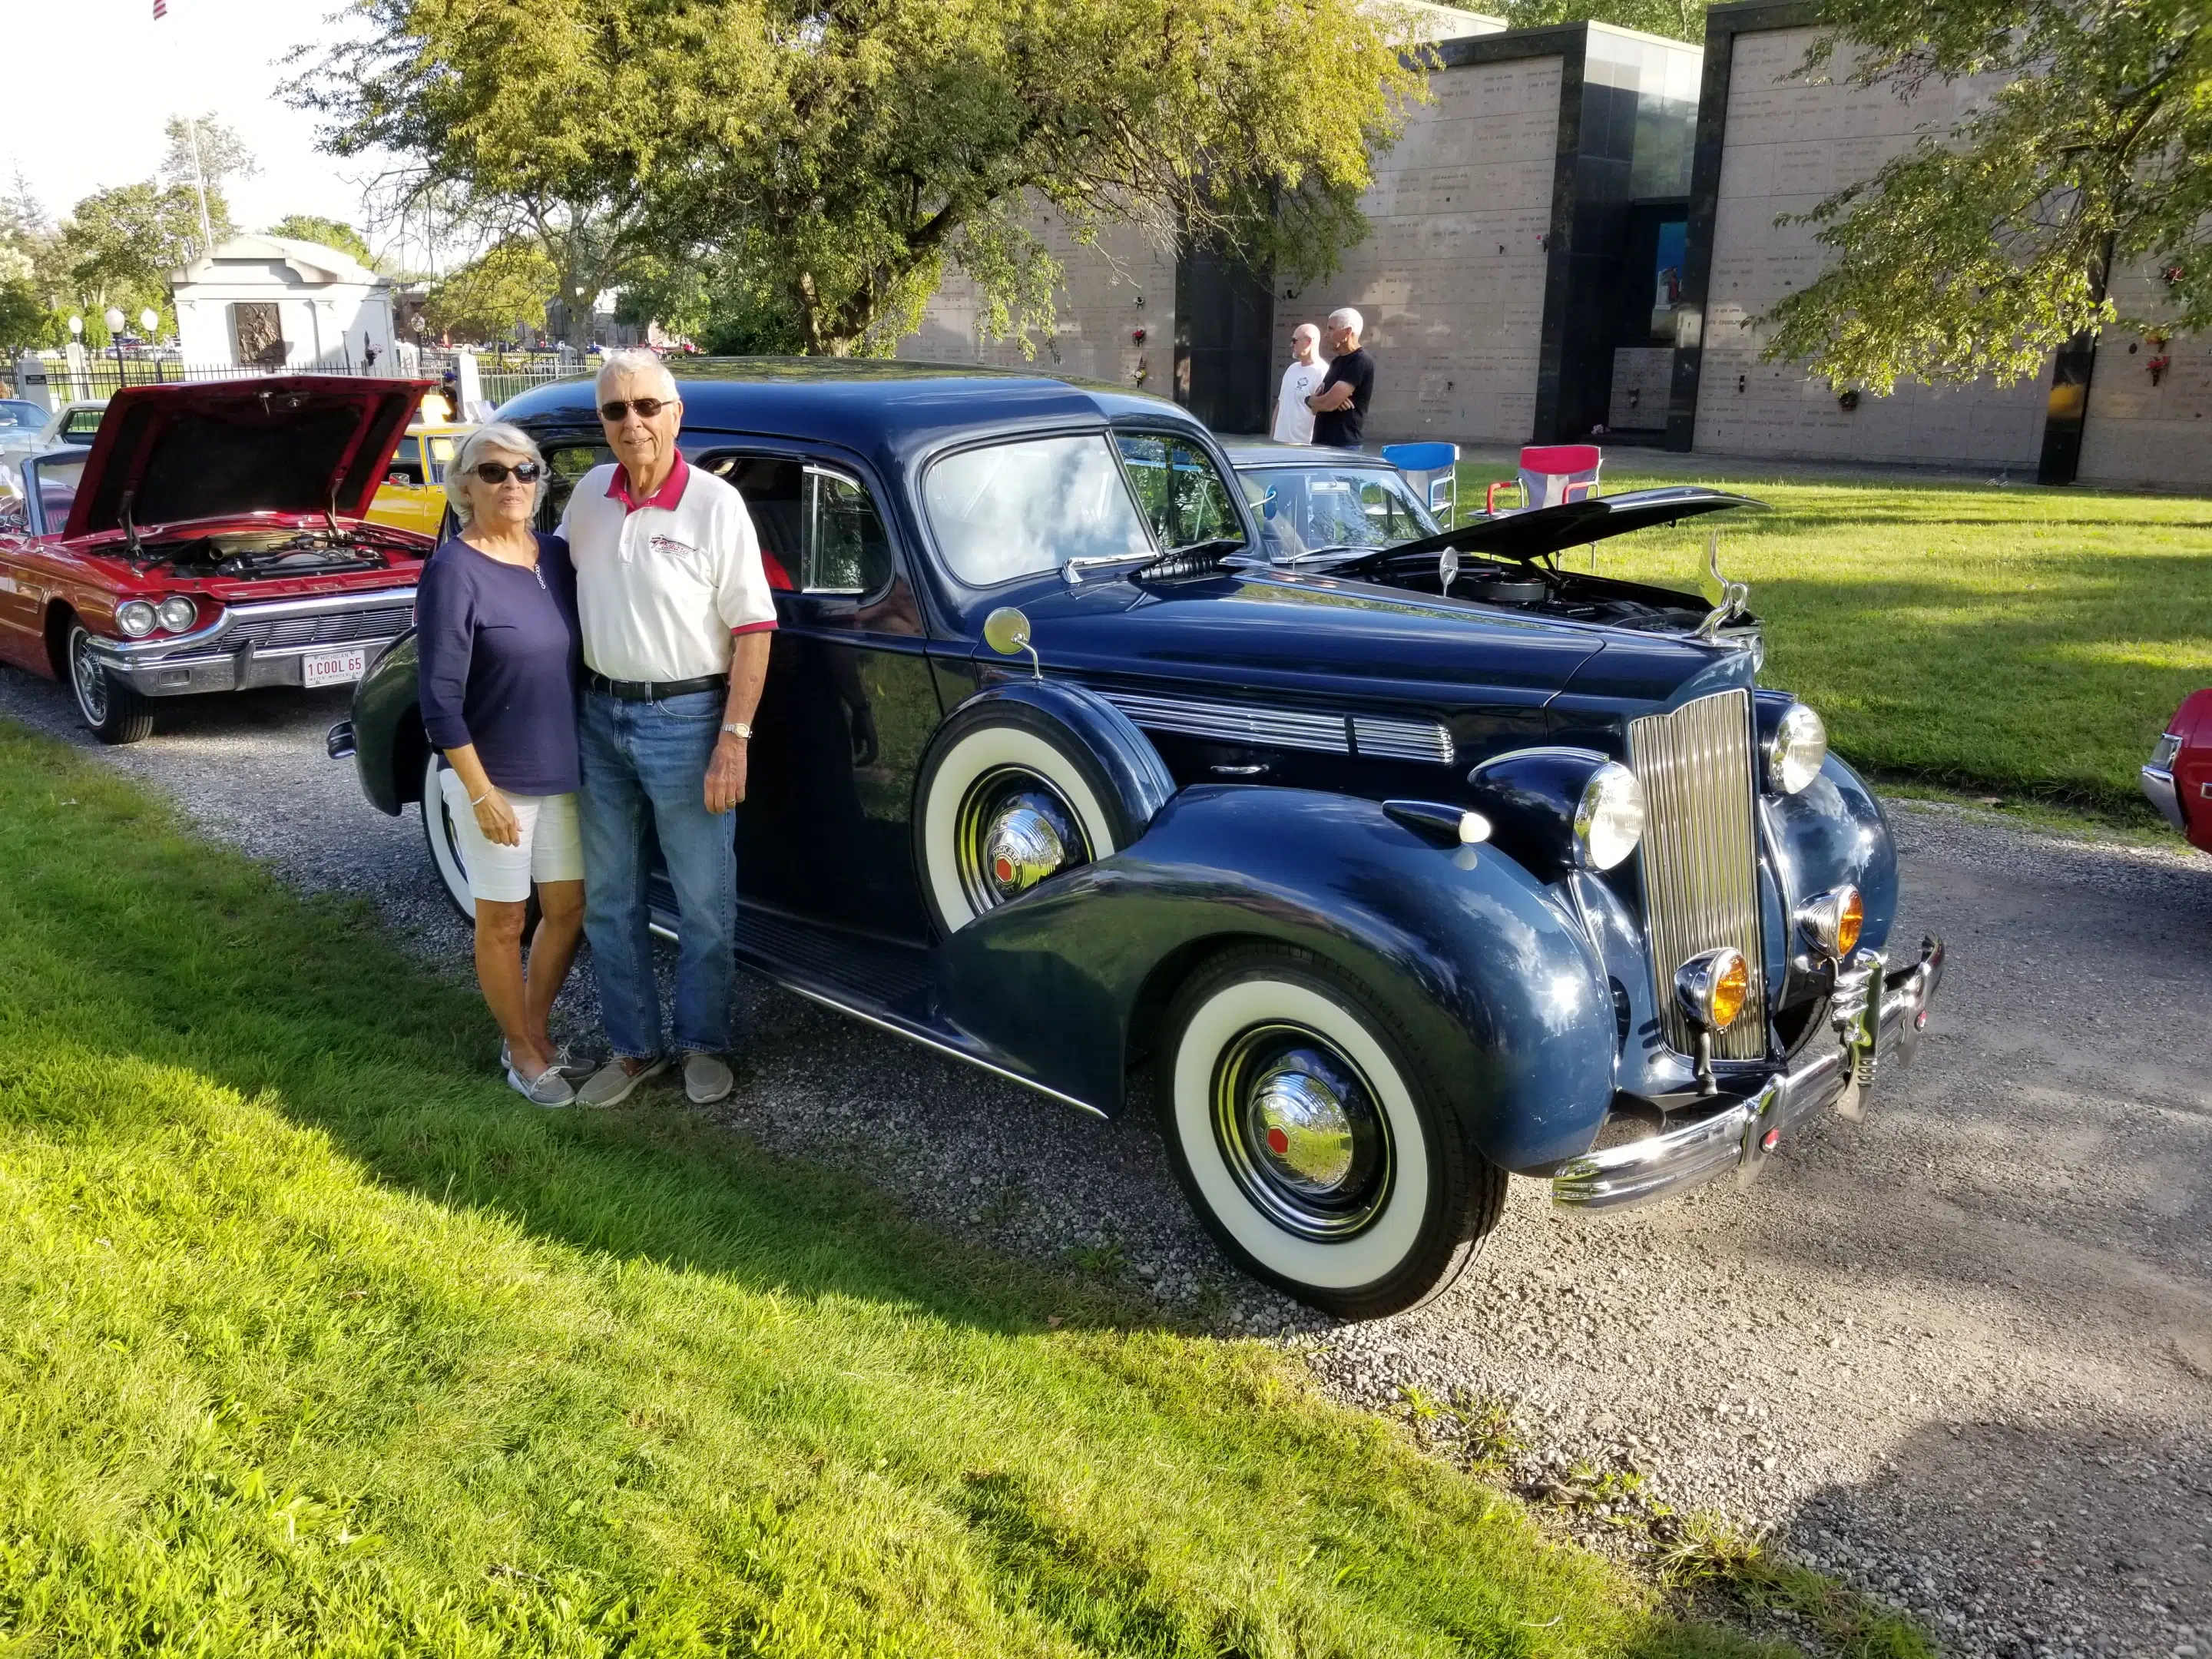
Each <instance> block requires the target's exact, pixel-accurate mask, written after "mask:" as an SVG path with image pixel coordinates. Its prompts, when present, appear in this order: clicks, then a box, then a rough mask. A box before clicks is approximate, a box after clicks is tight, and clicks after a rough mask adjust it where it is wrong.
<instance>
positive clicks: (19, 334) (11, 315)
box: [0, 261, 50, 356]
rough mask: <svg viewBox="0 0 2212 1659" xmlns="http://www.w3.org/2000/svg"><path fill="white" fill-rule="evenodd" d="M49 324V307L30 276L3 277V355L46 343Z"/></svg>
mask: <svg viewBox="0 0 2212 1659" xmlns="http://www.w3.org/2000/svg"><path fill="white" fill-rule="evenodd" d="M28 263H29V262H28V261H26V262H25V264H28ZM49 322H50V317H49V313H47V310H46V305H45V303H44V302H43V301H41V300H40V298H39V290H38V289H37V288H36V287H35V286H34V285H33V283H32V282H31V279H30V278H29V277H28V276H4V275H0V356H13V355H14V354H15V353H16V352H18V351H21V349H23V348H24V347H26V346H36V345H43V344H45V343H46V338H47V329H48V325H49Z"/></svg>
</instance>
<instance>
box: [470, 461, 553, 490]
mask: <svg viewBox="0 0 2212 1659" xmlns="http://www.w3.org/2000/svg"><path fill="white" fill-rule="evenodd" d="M470 471H472V472H474V473H475V474H476V475H477V477H479V478H482V479H483V481H484V482H485V483H488V484H501V483H506V482H507V474H508V473H510V472H512V473H513V475H514V476H515V477H517V478H519V479H520V480H521V482H523V483H537V482H538V478H539V477H541V476H542V475H543V474H544V471H545V469H544V467H542V466H540V465H538V463H537V462H535V461H517V462H516V463H515V464H514V465H513V466H509V465H507V463H506V462H505V461H478V462H477V464H476V465H475V466H473V467H471V469H470Z"/></svg>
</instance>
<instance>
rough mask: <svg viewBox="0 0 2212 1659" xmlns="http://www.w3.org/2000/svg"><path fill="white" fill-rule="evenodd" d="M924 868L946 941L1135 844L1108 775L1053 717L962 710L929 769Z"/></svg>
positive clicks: (923, 796)
mask: <svg viewBox="0 0 2212 1659" xmlns="http://www.w3.org/2000/svg"><path fill="white" fill-rule="evenodd" d="M915 793H916V796H917V798H918V799H919V802H920V807H921V810H920V811H918V812H917V813H916V814H915V862H916V864H917V865H918V866H919V871H918V873H919V874H920V876H921V889H922V897H923V899H924V902H926V903H927V905H928V907H929V914H930V920H931V921H933V922H934V923H935V924H936V926H937V929H938V931H939V933H940V934H951V933H957V932H958V931H959V930H960V929H961V928H963V927H966V926H967V925H968V924H969V922H971V921H975V918H976V917H977V916H979V915H982V914H983V912H985V911H986V910H991V909H995V908H998V907H999V906H1000V905H1001V904H1004V903H1007V902H1011V901H1012V900H1013V899H1016V898H1018V897H1020V896H1021V895H1022V894H1023V893H1024V892H1026V891H1028V890H1029V889H1030V888H1031V887H1033V886H1035V885H1036V884H1037V883H1038V882H1040V881H1042V880H1044V879H1046V878H1048V877H1051V876H1054V875H1059V874H1060V873H1062V872H1066V871H1068V870H1073V869H1077V868H1079V867H1080V866H1083V865H1085V864H1089V863H1092V862H1095V861H1096V860H1099V859H1103V858H1105V857H1107V856H1108V855H1109V854H1113V853H1115V852H1117V851H1119V850H1120V849H1121V848H1123V847H1126V846H1127V845H1128V844H1129V842H1131V841H1133V840H1134V839H1135V836H1136V834H1137V825H1136V823H1134V822H1133V813H1132V811H1131V809H1130V807H1129V806H1128V805H1127V804H1126V803H1125V802H1123V801H1122V800H1121V798H1120V797H1119V795H1118V794H1116V793H1115V789H1114V787H1113V785H1112V783H1111V781H1109V776H1108V775H1107V773H1106V771H1105V769H1104V768H1103V767H1101V766H1100V765H1099V764H1098V763H1097V761H1095V760H1094V759H1093V758H1092V757H1091V755H1090V753H1089V751H1088V750H1087V749H1086V747H1085V744H1083V742H1082V740H1081V739H1080V738H1078V737H1077V736H1076V735H1075V734H1074V733H1073V732H1071V731H1069V730H1068V729H1067V727H1066V726H1063V725H1061V724H1060V721H1058V720H1054V719H1053V718H1052V716H1050V715H1049V714H1044V713H1042V711H1040V710H1038V709H1036V708H1032V707H1030V706H1029V705H1027V704H1023V703H1016V702H986V703H981V704H979V705H977V706H976V707H975V708H971V709H968V710H964V711H962V712H960V713H957V714H954V715H953V717H952V718H951V720H947V721H946V722H945V730H944V732H942V733H941V734H940V735H939V738H938V740H937V742H936V743H935V744H933V746H932V748H931V750H930V752H929V756H928V757H927V760H926V761H925V762H924V763H923V765H922V771H921V779H920V781H918V783H917V785H916V788H915Z"/></svg>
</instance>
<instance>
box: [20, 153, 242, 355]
mask: <svg viewBox="0 0 2212 1659" xmlns="http://www.w3.org/2000/svg"><path fill="white" fill-rule="evenodd" d="M208 212H209V216H210V219H211V220H212V221H213V222H214V226H215V234H216V240H218V241H220V240H222V239H223V238H224V237H226V236H228V235H230V234H232V233H233V231H234V226H233V225H232V223H231V222H230V210H229V209H228V206H227V205H225V204H224V202H223V199H222V197H221V196H219V195H216V194H214V193H212V192H210V195H209V197H208ZM199 243H200V209H199V198H198V197H197V193H196V192H195V191H193V190H192V189H191V187H190V186H189V185H171V186H169V187H168V188H167V189H164V188H162V187H161V185H155V184H153V183H147V184H139V185H117V186H115V187H113V188H112V189H109V190H103V191H97V192H95V193H94V194H93V195H91V196H88V197H85V198H84V200H82V202H79V203H78V204H76V211H75V212H74V213H72V214H71V215H70V219H69V222H67V223H66V224H64V226H63V227H62V231H61V235H60V238H59V246H58V253H59V258H60V263H61V265H62V267H63V277H64V295H63V296H62V297H64V298H66V299H69V300H71V301H75V302H76V304H78V305H81V306H82V307H84V319H85V333H86V337H87V338H88V340H89V341H91V342H93V343H100V341H101V340H104V339H105V337H106V331H105V329H106V325H104V324H102V323H101V322H100V313H101V312H103V311H105V310H106V307H109V306H116V307H120V308H121V309H122V310H123V312H124V313H125V314H126V315H129V316H133V317H135V316H137V314H138V313H139V312H140V311H141V310H142V309H144V308H146V307H152V308H153V309H154V310H156V311H161V312H166V311H167V309H168V306H169V275H170V273H171V272H172V271H174V270H178V269H179V268H180V267H182V266H183V265H185V264H186V263H188V262H189V261H190V260H191V258H192V257H193V256H194V254H195V253H196V252H197V249H198V247H199Z"/></svg>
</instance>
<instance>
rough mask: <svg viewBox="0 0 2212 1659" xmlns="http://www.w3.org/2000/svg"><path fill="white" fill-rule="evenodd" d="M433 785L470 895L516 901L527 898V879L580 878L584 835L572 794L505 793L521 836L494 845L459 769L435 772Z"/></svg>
mask: <svg viewBox="0 0 2212 1659" xmlns="http://www.w3.org/2000/svg"><path fill="white" fill-rule="evenodd" d="M438 787H440V788H441V789H442V790H444V791H445V793H446V811H447V816H449V817H451V818H452V819H453V840H454V842H456V843H457V844H458V845H459V848H460V854H461V862H462V864H463V865H464V866H466V867H467V869H468V872H469V896H470V897H471V898H480V899H489V900H490V901H491V902H493V903H494V904H521V903H524V902H527V901H528V899H529V897H530V884H531V883H532V882H533V881H581V880H583V878H584V836H583V831H582V829H580V827H579V825H578V823H577V821H576V798H575V797H574V795H508V796H507V805H509V806H511V807H512V808H513V809H514V821H515V823H516V824H517V825H518V826H519V827H520V829H521V831H522V836H521V839H520V840H519V841H518V842H516V843H515V844H514V845H513V846H512V847H498V846H495V845H494V844H493V843H492V842H488V841H486V840H485V839H484V832H483V830H482V829H479V828H478V827H477V811H476V808H475V807H473V806H471V805H469V789H468V786H467V785H466V784H465V783H463V782H462V781H461V775H460V774H459V773H458V772H454V771H450V770H449V771H444V772H441V773H439V774H438Z"/></svg>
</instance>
